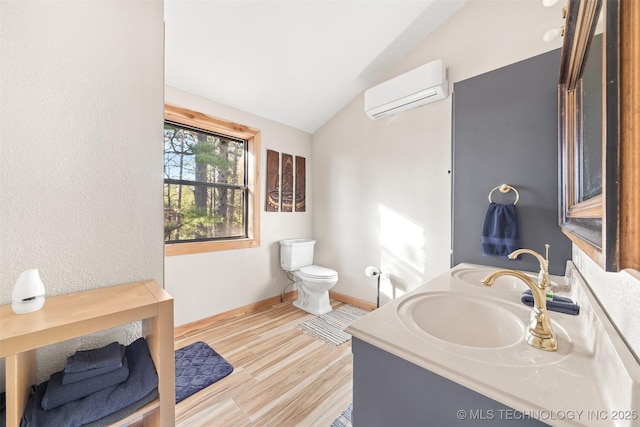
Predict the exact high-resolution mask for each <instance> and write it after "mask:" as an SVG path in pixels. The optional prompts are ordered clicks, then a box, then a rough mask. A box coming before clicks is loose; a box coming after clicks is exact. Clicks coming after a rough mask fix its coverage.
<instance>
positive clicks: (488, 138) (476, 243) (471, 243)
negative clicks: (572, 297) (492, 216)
mask: <svg viewBox="0 0 640 427" xmlns="http://www.w3.org/2000/svg"><path fill="white" fill-rule="evenodd" d="M559 64H560V50H559V49H556V50H553V51H550V52H547V53H544V54H542V55H538V56H535V57H533V58H529V59H526V60H524V61H521V62H517V63H515V64H511V65H508V66H506V67H503V68H499V69H497V70H494V71H491V72H488V73H485V74H481V75H479V76H476V77H472V78H469V79H467V80H463V81H460V82H456V83H454V85H453V97H454V99H453V207H452V211H453V228H452V230H453V231H452V234H453V235H452V242H453V251H452V266H454V265H457V264H459V263H461V262H468V263H474V264H484V265H491V266H495V267H501V268H512V269H517V270H526V271H538V270H539V265H538V262H537V261H536V260H535V258H533V257H531V256H528V255H524V256H522V257H521V260H517V261H511V260H508V259H507V258H506V257H505V258H498V257H492V256H484V255H482V252H481V246H480V239H481V235H482V224H483V222H484V217H485V214H486V211H487V207H488V204H489V200H488V198H487V197H488V195H489V192H490V191H491V190H492V189H493V188H494V187H496V186H498V185H500V184H509V185H511V186H513V187H515V188H516V189H517V190H518V192H519V194H520V200H519V201H518V203H517V205H516V208H517V214H518V224H519V230H520V241H521V244H522V245H521V246H522V247H524V248H529V249H533V250H535V251H537V252H539V253H541V254H543V255H544V250H545V246H544V245H545V243H549V244H550V245H551V247H550V250H549V254H550V255H549V258H550V262H549V270H550V273H551V274H556V275H563V274H564V269H565V264H566V261H567V260H568V259H571V242H570V241H569V239H568V238H567V237H565V235H564V234H563V233H562V232H561V230H560V226H559V225H558V95H557V84H558V72H559V66H560V65H559ZM514 199H515V196H514V193H513V192H509V193H506V194H502V193H501V192H500V191H499V190H496V191H494V192H493V195H492V200H493V201H494V202H496V203H508V202H511V201H513V200H514Z"/></svg>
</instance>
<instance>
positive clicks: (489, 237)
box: [482, 202, 520, 256]
mask: <svg viewBox="0 0 640 427" xmlns="http://www.w3.org/2000/svg"><path fill="white" fill-rule="evenodd" d="M516 249H520V232H519V231H518V215H517V213H516V206H515V205H514V204H513V203H508V204H505V205H503V204H497V203H494V202H491V203H489V207H488V208H487V213H486V215H485V217H484V223H483V225H482V255H489V256H507V255H509V254H510V253H511V252H513V251H515V250H516Z"/></svg>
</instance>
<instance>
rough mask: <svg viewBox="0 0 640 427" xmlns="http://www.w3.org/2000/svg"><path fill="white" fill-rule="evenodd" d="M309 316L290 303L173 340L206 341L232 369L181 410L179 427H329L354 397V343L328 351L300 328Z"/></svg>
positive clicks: (179, 342)
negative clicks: (352, 349)
mask: <svg viewBox="0 0 640 427" xmlns="http://www.w3.org/2000/svg"><path fill="white" fill-rule="evenodd" d="M331 304H332V306H333V307H334V308H335V307H339V306H340V305H342V304H343V303H341V302H339V301H331ZM311 317H313V315H311V314H309V313H306V312H304V311H302V310H299V309H298V308H296V307H294V306H293V305H292V302H291V301H285V302H283V303H279V304H276V305H273V306H271V307H268V308H265V309H261V310H259V311H256V312H253V313H250V314H246V315H242V316H238V317H234V318H231V319H227V320H222V321H220V322H217V323H216V324H214V325H211V326H210V327H207V328H206V329H203V330H199V331H194V332H190V333H188V334H186V335H184V336H181V337H176V340H175V349H179V348H182V347H184V346H186V345H188V344H191V343H193V342H196V341H204V342H206V343H207V344H209V345H210V346H211V347H213V349H214V350H215V351H217V352H218V353H219V354H220V355H221V356H223V357H224V358H225V359H226V360H227V361H228V362H229V363H231V365H232V366H233V367H234V371H233V372H232V373H231V374H230V375H229V376H227V377H226V378H223V379H222V380H220V381H218V382H217V383H215V384H213V385H211V386H209V387H207V388H205V389H203V390H201V391H199V392H198V393H196V394H194V395H193V396H191V397H189V398H187V399H185V400H183V401H182V402H180V403H179V404H177V405H176V426H179V427H196V426H214V427H217V426H220V427H243V426H278V427H289V426H303V427H316V426H318V427H329V426H330V425H331V423H332V422H333V420H334V419H335V418H336V417H337V416H338V415H340V414H341V413H342V411H343V410H344V409H345V408H346V407H347V406H348V405H349V403H351V400H352V374H353V367H352V366H353V365H352V356H351V341H348V342H347V343H345V344H342V345H340V346H337V347H334V348H330V347H328V346H327V345H326V344H325V343H324V342H322V341H319V340H316V339H314V338H311V337H310V336H308V335H305V334H303V333H302V332H300V331H299V330H297V329H296V326H297V325H298V324H299V323H301V322H303V321H305V320H307V319H309V318H311Z"/></svg>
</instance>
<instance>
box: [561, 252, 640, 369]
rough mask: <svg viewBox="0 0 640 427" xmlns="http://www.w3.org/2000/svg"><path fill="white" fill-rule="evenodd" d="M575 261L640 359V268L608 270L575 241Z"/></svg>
mask: <svg viewBox="0 0 640 427" xmlns="http://www.w3.org/2000/svg"><path fill="white" fill-rule="evenodd" d="M573 262H574V264H575V265H576V267H578V270H580V274H582V276H583V277H584V279H585V281H586V282H587V283H588V284H589V286H590V287H591V289H592V290H593V292H594V293H595V294H596V295H597V297H598V300H599V301H600V304H601V305H602V307H603V308H604V309H605V311H606V312H607V314H608V315H609V317H610V318H611V320H612V321H613V323H614V324H615V325H616V327H617V328H618V330H619V331H620V332H621V333H622V335H623V336H624V338H625V340H626V341H627V343H628V344H629V347H631V349H632V350H633V351H634V352H635V353H636V357H637V358H639V359H640V316H638V307H640V271H638V270H630V269H629V270H623V271H621V272H619V273H609V272H607V271H604V270H603V269H602V268H600V266H598V265H597V264H596V263H595V262H593V261H592V260H591V258H589V257H588V256H587V255H585V253H584V252H582V251H581V250H580V249H578V247H577V246H575V245H573Z"/></svg>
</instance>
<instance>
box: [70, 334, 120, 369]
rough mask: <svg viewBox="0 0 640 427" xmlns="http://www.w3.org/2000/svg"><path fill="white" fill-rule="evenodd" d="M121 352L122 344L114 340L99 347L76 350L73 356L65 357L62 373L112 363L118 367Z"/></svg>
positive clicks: (100, 366) (97, 367) (96, 367)
mask: <svg viewBox="0 0 640 427" xmlns="http://www.w3.org/2000/svg"><path fill="white" fill-rule="evenodd" d="M123 354H124V346H123V345H122V344H119V343H117V342H115V341H114V342H112V343H110V344H107V345H105V346H104V347H101V348H96V349H93V350H83V351H76V352H75V353H74V354H73V356H69V357H67V365H66V366H65V367H64V373H65V374H71V373H73V372H85V371H89V370H91V369H99V368H104V367H107V366H113V365H116V366H117V367H118V368H119V367H120V366H122V364H121V362H122V355H123Z"/></svg>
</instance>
